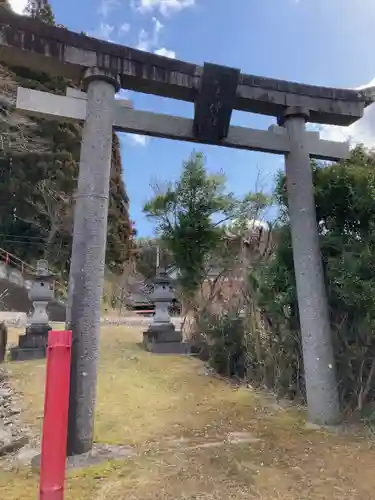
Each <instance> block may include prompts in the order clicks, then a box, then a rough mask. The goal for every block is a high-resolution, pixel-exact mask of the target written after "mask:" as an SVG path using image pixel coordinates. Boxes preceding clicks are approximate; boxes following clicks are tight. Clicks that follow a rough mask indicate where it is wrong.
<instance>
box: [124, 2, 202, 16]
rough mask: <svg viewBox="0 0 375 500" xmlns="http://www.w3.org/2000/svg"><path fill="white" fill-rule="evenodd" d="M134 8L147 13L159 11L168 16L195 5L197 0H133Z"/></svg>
mask: <svg viewBox="0 0 375 500" xmlns="http://www.w3.org/2000/svg"><path fill="white" fill-rule="evenodd" d="M131 4H132V6H133V8H135V9H136V10H137V11H138V12H141V13H145V12H150V11H155V10H157V11H159V12H160V14H161V15H162V16H168V15H170V14H174V13H175V12H179V11H181V10H183V9H187V8H188V7H193V6H194V5H195V0H132V2H131Z"/></svg>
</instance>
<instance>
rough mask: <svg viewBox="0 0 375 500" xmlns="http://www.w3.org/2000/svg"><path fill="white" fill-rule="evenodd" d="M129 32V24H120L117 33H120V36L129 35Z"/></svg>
mask: <svg viewBox="0 0 375 500" xmlns="http://www.w3.org/2000/svg"><path fill="white" fill-rule="evenodd" d="M129 31H130V24H129V23H124V24H122V25H121V26H120V28H119V32H120V33H121V34H123V35H124V34H125V33H129Z"/></svg>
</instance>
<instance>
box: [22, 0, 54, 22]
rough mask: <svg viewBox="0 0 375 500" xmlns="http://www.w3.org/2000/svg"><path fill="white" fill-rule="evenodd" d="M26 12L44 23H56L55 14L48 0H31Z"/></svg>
mask: <svg viewBox="0 0 375 500" xmlns="http://www.w3.org/2000/svg"><path fill="white" fill-rule="evenodd" d="M25 13H27V14H29V15H30V16H31V17H35V18H36V19H38V20H39V21H41V22H42V23H46V24H51V25H52V26H54V25H55V24H56V23H55V16H54V14H53V10H52V7H51V4H50V3H49V2H48V0H29V1H28V3H27V6H26V8H25Z"/></svg>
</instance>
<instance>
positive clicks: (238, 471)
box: [0, 326, 375, 500]
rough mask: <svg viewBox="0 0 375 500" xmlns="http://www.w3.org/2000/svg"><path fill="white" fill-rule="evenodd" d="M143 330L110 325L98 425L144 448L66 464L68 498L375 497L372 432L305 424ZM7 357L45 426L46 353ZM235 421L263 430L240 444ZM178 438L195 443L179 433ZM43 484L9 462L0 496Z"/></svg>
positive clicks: (25, 494)
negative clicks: (157, 351)
mask: <svg viewBox="0 0 375 500" xmlns="http://www.w3.org/2000/svg"><path fill="white" fill-rule="evenodd" d="M17 334H18V333H17V332H16V331H12V332H11V337H13V340H14V336H16V335H17ZM140 338H141V331H140V330H136V329H130V328H127V327H124V326H121V327H105V328H103V329H102V338H101V358H100V369H99V380H98V402H97V408H96V428H95V440H96V441H97V442H100V443H112V444H125V445H131V446H133V447H134V450H135V452H136V455H135V458H131V459H128V460H126V461H125V460H118V461H112V462H107V463H105V464H102V465H100V466H94V467H90V468H89V469H85V470H75V471H70V472H68V474H67V481H66V500H73V499H74V500H89V499H90V500H105V499H118V500H125V499H126V500H158V499H162V500H172V499H173V500H175V499H177V498H178V499H189V500H190V499H200V500H209V499H210V500H211V499H220V500H221V499H223V500H224V499H225V500H227V499H241V498H244V499H245V498H246V499H257V500H276V499H277V500H279V499H282V500H297V499H298V500H303V499H314V500H323V499H330V500H335V499H340V500H342V499H358V500H359V499H361V500H367V499H368V500H369V499H375V475H374V473H373V466H374V464H375V451H374V446H373V443H372V442H370V441H369V440H368V438H366V437H365V436H361V435H356V436H338V435H332V434H329V433H326V432H320V431H312V430H306V428H305V425H304V417H305V415H304V412H303V411H302V410H298V409H293V408H292V409H290V408H289V409H282V408H276V407H275V406H274V405H270V404H269V402H268V401H267V399H265V398H263V397H262V396H261V395H259V394H255V393H254V392H251V391H250V390H247V389H245V388H238V387H234V386H233V385H231V384H229V383H226V382H225V381H223V380H221V379H219V378H216V377H212V376H210V375H208V374H207V373H206V372H205V370H204V367H203V365H202V364H201V363H200V362H199V361H198V360H196V359H189V358H183V357H165V356H155V355H151V354H149V353H146V352H144V351H142V350H141V349H140V348H139V347H138V344H137V343H138V342H139V340H140ZM8 369H9V370H10V372H11V374H10V376H11V378H12V381H13V384H14V386H15V388H16V389H17V390H18V391H20V392H21V393H22V394H23V401H24V410H25V411H24V419H25V421H26V422H27V423H28V424H29V425H31V426H32V427H33V428H34V429H35V432H40V429H41V423H42V413H43V390H44V374H45V370H44V363H43V362H40V361H34V362H27V363H18V364H17V363H9V364H8ZM229 432H241V433H244V432H246V433H248V434H249V435H250V436H253V437H254V438H257V439H254V440H253V441H251V442H243V443H241V442H239V443H236V444H230V443H228V442H225V437H226V436H227V435H228V433H229ZM180 438H185V440H187V441H185V443H189V446H185V445H183V443H184V441H181V445H178V444H176V442H177V441H174V443H175V444H173V445H172V444H171V443H172V441H171V440H172V439H174V440H178V439H180ZM220 441H223V443H222V444H221V445H220ZM212 442H216V443H219V445H218V446H215V445H214V446H210V445H207V446H206V444H207V443H212ZM37 490H38V476H37V474H35V473H32V472H30V471H29V470H28V469H26V468H20V469H19V470H13V471H1V470H0V498H7V499H8V500H13V499H23V500H31V499H33V500H34V499H35V498H36V497H37Z"/></svg>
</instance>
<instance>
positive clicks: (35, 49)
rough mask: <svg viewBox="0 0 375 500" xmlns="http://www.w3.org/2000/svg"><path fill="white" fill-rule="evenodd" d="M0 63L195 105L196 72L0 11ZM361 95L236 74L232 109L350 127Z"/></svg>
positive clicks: (364, 101) (364, 98)
mask: <svg viewBox="0 0 375 500" xmlns="http://www.w3.org/2000/svg"><path fill="white" fill-rule="evenodd" d="M0 60H1V61H3V62H5V63H11V64H13V65H19V66H26V67H29V68H32V69H34V70H39V71H40V70H42V71H45V72H46V73H49V74H51V75H61V76H65V77H68V78H73V79H74V80H76V81H80V80H81V77H82V73H83V70H84V69H85V68H89V67H98V68H100V69H102V70H106V71H111V72H113V73H115V74H120V78H121V85H122V87H124V88H127V89H130V90H136V91H140V92H145V93H149V94H155V95H161V96H164V97H171V98H174V99H181V100H185V101H190V102H195V100H196V98H197V93H198V89H199V88H200V79H201V75H202V68H201V67H199V66H197V65H195V64H190V63H186V62H183V61H178V60H174V59H169V58H166V57H161V56H157V55H156V54H149V53H147V52H143V51H140V50H136V49H132V48H130V47H124V46H121V45H117V44H113V43H108V42H104V41H101V40H97V39H95V38H90V37H88V36H85V35H81V34H78V33H74V32H71V31H69V30H67V29H65V28H57V27H54V26H49V25H47V24H45V23H40V22H37V21H35V20H33V19H30V18H26V17H23V16H17V15H15V14H13V13H12V12H10V11H8V10H6V9H4V8H0ZM369 95H370V94H366V92H365V91H356V90H346V89H334V88H327V87H319V86H315V85H303V84H299V83H294V82H288V81H283V80H275V79H272V78H263V77H259V76H254V75H243V74H242V75H240V79H239V85H238V88H237V95H236V100H235V109H239V110H243V111H250V112H253V113H261V114H265V115H272V116H281V115H282V114H283V112H284V110H285V108H286V107H288V106H302V107H305V108H308V109H309V110H310V120H311V121H312V122H317V123H330V124H333V125H350V124H351V123H353V122H355V121H356V120H358V119H359V118H360V117H361V116H362V115H363V110H364V107H365V106H367V105H369V104H370V103H371V102H372V101H371V99H370V97H369Z"/></svg>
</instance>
